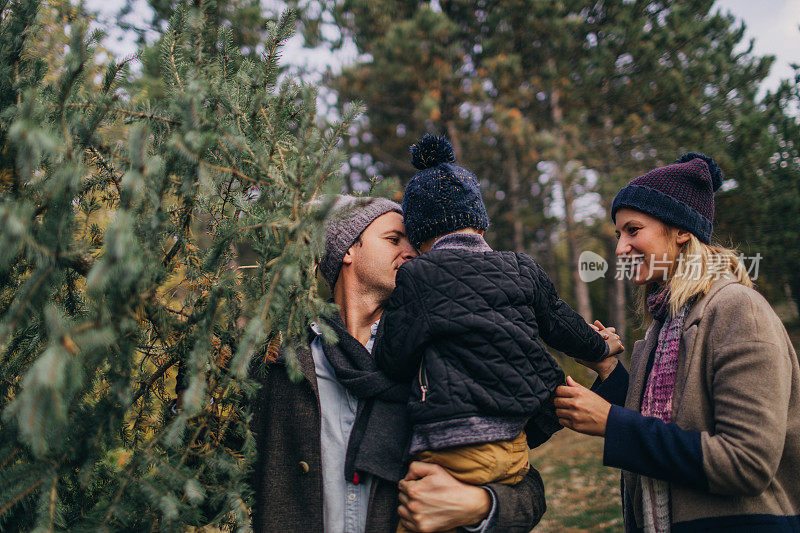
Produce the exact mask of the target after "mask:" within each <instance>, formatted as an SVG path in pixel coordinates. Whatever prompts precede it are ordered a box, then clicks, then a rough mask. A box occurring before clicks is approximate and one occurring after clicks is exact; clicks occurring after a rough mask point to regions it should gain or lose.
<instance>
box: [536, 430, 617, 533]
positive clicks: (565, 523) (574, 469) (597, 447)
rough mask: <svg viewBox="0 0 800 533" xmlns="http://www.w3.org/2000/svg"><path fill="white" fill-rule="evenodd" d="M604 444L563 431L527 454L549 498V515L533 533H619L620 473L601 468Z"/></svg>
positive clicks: (547, 513) (546, 514) (598, 439)
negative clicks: (539, 475) (539, 474)
mask: <svg viewBox="0 0 800 533" xmlns="http://www.w3.org/2000/svg"><path fill="white" fill-rule="evenodd" d="M602 458H603V440H602V439H600V438H598V437H588V436H586V435H581V434H579V433H575V432H574V431H570V430H568V429H563V430H561V431H559V432H558V433H556V434H555V435H553V437H552V438H551V439H550V440H549V441H548V442H546V443H545V444H544V445H542V446H540V447H539V448H536V449H535V450H533V451H532V452H531V464H532V465H533V466H534V467H535V468H536V469H537V470H539V472H540V473H541V474H542V479H543V480H544V487H545V494H546V495H547V512H546V513H545V515H544V518H542V521H541V522H540V523H539V525H537V526H536V528H535V529H534V531H535V532H536V533H540V532H541V533H544V532H556V531H557V532H560V533H580V532H592V533H594V532H617V531H622V530H623V529H624V528H623V524H622V509H621V505H620V496H619V470H616V469H613V468H607V467H604V466H603V465H602Z"/></svg>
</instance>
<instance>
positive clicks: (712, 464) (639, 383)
mask: <svg viewBox="0 0 800 533" xmlns="http://www.w3.org/2000/svg"><path fill="white" fill-rule="evenodd" d="M721 181H722V174H721V172H720V170H719V168H718V167H717V165H716V163H715V162H714V161H713V160H712V159H711V158H709V157H707V156H704V155H702V154H696V153H690V154H686V155H684V156H682V157H681V158H680V159H679V160H678V161H677V162H676V163H675V164H673V165H668V166H665V167H661V168H657V169H655V170H652V171H650V172H649V173H647V174H645V175H643V176H640V177H638V178H636V179H634V180H633V181H631V182H630V183H629V184H628V185H627V186H625V187H624V188H623V189H622V190H620V192H619V193H618V194H617V196H616V198H615V199H614V203H613V206H612V211H611V218H612V220H613V221H614V223H615V225H616V233H617V235H618V238H619V243H618V244H617V250H616V253H617V255H618V256H620V257H621V258H624V259H626V260H629V261H630V263H631V265H632V271H631V274H632V278H633V281H634V283H636V284H637V285H639V286H641V287H642V288H643V289H644V290H643V296H644V297H643V299H642V303H641V307H642V311H643V313H644V316H647V317H649V318H650V319H652V323H651V325H650V327H649V328H648V330H647V334H646V337H645V339H644V340H641V341H638V342H636V344H635V345H634V348H633V353H632V355H631V371H630V376H628V373H627V371H626V370H625V369H624V368H623V366H622V365H621V364H617V360H616V358H610V359H607V360H605V361H603V362H601V363H592V364H589V363H586V364H587V366H590V368H593V369H594V370H596V371H597V373H598V380H597V381H596V382H595V385H594V386H593V387H592V390H589V389H586V388H585V387H582V386H580V385H578V384H577V383H575V381H574V380H572V379H571V378H568V379H567V385H566V386H562V387H559V388H558V390H557V391H556V395H557V397H556V399H555V405H556V413H557V414H558V416H559V419H560V421H561V423H562V425H564V426H565V427H568V428H571V429H574V430H575V431H579V432H581V433H586V434H590V435H600V436H603V437H605V444H604V452H603V463H604V464H605V465H607V466H613V467H616V468H620V469H622V470H623V471H624V472H623V486H624V489H623V490H622V493H623V509H624V514H625V525H626V529H627V530H628V531H640V530H644V531H648V532H649V531H655V532H662V531H670V530H672V531H748V532H749V531H794V532H798V531H800V518H799V517H798V515H799V514H800V416H798V408H800V370H798V362H797V355H796V354H795V351H794V349H793V347H792V344H791V342H790V341H789V338H788V336H787V334H786V330H785V329H784V327H783V325H782V323H781V321H780V320H779V319H778V317H777V316H776V315H775V312H774V311H773V310H772V308H771V307H770V306H769V304H768V303H767V301H766V300H765V299H764V298H763V297H762V296H761V295H760V294H759V293H758V292H756V291H755V290H753V289H752V283H751V281H750V278H749V276H748V274H747V270H746V268H745V267H744V265H743V264H742V263H741V262H740V260H739V258H738V254H737V253H736V252H734V251H733V250H729V249H726V248H723V247H720V246H715V245H712V244H710V239H711V232H712V220H713V216H714V191H715V190H716V189H717V188H718V187H719V185H720V184H721ZM595 325H596V326H597V327H602V324H600V323H599V322H596V323H595ZM592 391H594V392H592ZM612 404H613V405H612Z"/></svg>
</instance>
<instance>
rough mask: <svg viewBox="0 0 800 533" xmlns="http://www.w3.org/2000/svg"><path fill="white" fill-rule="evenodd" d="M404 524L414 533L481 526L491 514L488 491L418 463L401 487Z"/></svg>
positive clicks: (442, 470)
mask: <svg viewBox="0 0 800 533" xmlns="http://www.w3.org/2000/svg"><path fill="white" fill-rule="evenodd" d="M398 487H399V489H400V507H398V508H397V514H399V515H400V523H401V524H403V526H405V527H406V528H408V529H409V530H411V531H442V530H446V529H455V528H457V527H459V526H469V525H472V524H477V523H479V522H480V521H481V520H483V519H484V518H486V516H487V515H488V514H489V511H490V510H491V508H492V501H491V497H490V496H489V493H488V492H487V491H486V489H483V488H481V487H478V486H475V485H466V484H464V483H461V482H460V481H458V480H457V479H456V478H454V477H453V476H451V475H450V474H449V473H447V471H445V469H444V468H442V467H441V466H439V465H435V464H431V463H422V462H419V461H415V462H413V463H411V464H410V465H409V467H408V474H406V477H405V478H404V479H402V480H401V481H400V483H399V484H398Z"/></svg>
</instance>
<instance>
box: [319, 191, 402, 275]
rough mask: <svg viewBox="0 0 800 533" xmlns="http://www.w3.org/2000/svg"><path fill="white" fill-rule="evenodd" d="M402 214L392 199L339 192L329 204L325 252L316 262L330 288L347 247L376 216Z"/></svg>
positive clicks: (337, 273) (339, 268) (340, 267)
mask: <svg viewBox="0 0 800 533" xmlns="http://www.w3.org/2000/svg"><path fill="white" fill-rule="evenodd" d="M390 212H395V213H399V214H401V215H402V214H403V210H402V209H401V208H400V205H398V204H397V203H396V202H393V201H391V200H388V199H386V198H373V197H369V196H345V195H342V196H339V197H338V198H337V199H336V201H335V202H334V204H333V206H332V207H331V209H330V211H329V214H328V220H327V222H326V224H325V253H324V255H323V256H322V260H321V261H320V263H319V270H320V272H321V273H322V277H324V278H325V281H327V282H328V285H329V286H330V288H331V290H333V287H334V285H336V280H337V279H338V278H339V272H340V271H341V270H342V261H343V260H344V256H345V254H346V253H347V250H349V249H350V247H351V246H353V244H354V243H355V242H356V241H357V240H358V238H359V237H360V236H361V234H362V233H364V230H365V229H367V227H368V226H369V225H370V224H372V222H373V221H374V220H375V219H376V218H378V217H379V216H382V215H385V214H386V213H390Z"/></svg>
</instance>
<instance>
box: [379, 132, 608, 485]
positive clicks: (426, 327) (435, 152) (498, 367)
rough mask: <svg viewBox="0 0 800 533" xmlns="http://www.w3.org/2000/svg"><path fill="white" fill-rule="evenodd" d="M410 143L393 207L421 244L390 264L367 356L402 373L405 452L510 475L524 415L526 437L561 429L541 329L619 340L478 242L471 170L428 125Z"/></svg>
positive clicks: (570, 341)
mask: <svg viewBox="0 0 800 533" xmlns="http://www.w3.org/2000/svg"><path fill="white" fill-rule="evenodd" d="M411 154H412V163H413V164H414V166H415V167H416V168H418V169H419V170H420V171H419V172H418V173H417V174H415V175H414V177H412V178H411V180H410V182H409V183H408V186H407V187H406V190H405V195H404V197H403V218H404V222H405V226H406V233H407V235H408V238H409V240H410V241H411V243H412V244H413V245H414V246H415V247H417V248H418V249H419V250H420V251H421V252H423V255H421V256H420V257H418V258H417V259H414V260H412V261H408V262H406V263H405V264H404V265H403V266H402V267H400V269H399V270H398V272H397V279H396V288H395V290H394V292H393V293H392V295H391V298H390V299H389V302H388V304H387V306H386V309H385V310H384V312H383V315H382V318H381V321H380V326H379V329H378V339H377V342H376V345H375V349H374V352H373V355H374V356H375V357H376V360H377V363H378V366H379V367H380V368H381V370H383V371H384V372H385V373H386V374H387V375H388V376H389V377H390V378H393V379H395V380H398V381H401V382H412V387H411V390H412V392H411V398H410V399H409V402H408V410H409V417H410V422H411V424H412V426H413V429H412V436H411V444H410V453H411V456H412V459H414V460H421V461H427V462H431V463H436V464H438V465H440V466H442V467H444V468H445V469H446V470H448V471H449V472H450V473H451V474H452V475H453V476H454V477H456V478H457V479H459V480H460V481H462V482H465V483H470V484H475V485H482V484H486V483H489V482H492V483H507V484H514V483H517V482H519V481H521V480H522V478H523V476H524V475H525V473H526V472H527V471H528V469H529V468H530V466H529V464H528V445H527V442H526V433H525V431H523V429H525V428H526V425H527V429H528V432H529V433H532V432H534V433H536V434H535V435H534V434H529V435H527V441H532V444H534V445H538V444H541V442H544V441H545V440H547V439H548V438H549V437H550V435H552V433H554V432H555V431H556V430H557V429H560V426H559V425H558V424H557V422H556V418H555V414H554V411H553V407H552V405H551V402H550V397H551V395H552V394H553V392H554V391H555V388H556V387H557V386H558V385H560V384H562V383H563V381H564V373H563V372H562V370H561V368H560V367H559V366H558V364H557V363H556V361H555V360H554V359H553V357H552V356H551V355H550V354H549V353H548V352H547V350H546V349H545V347H544V345H543V344H542V343H541V341H540V340H539V339H540V337H541V339H543V340H544V341H545V342H546V343H547V344H548V345H550V346H552V347H553V348H556V349H558V350H561V351H563V352H565V353H566V354H568V355H570V356H572V357H576V358H580V359H585V360H589V361H598V360H600V359H603V358H605V357H607V356H608V355H610V354H614V353H618V352H620V351H622V345H621V344H620V343H619V340H618V337H617V336H616V335H614V334H613V333H612V334H610V335H609V333H608V332H603V336H608V337H609V341H608V343H607V342H606V341H604V340H603V336H601V334H600V333H598V332H596V331H595V330H594V329H592V327H590V326H589V324H587V323H586V322H585V321H584V319H583V318H582V317H581V316H580V315H578V314H577V313H576V312H575V311H573V310H572V309H571V308H570V307H569V306H568V305H567V304H566V303H564V302H563V301H562V300H560V299H559V298H558V295H557V294H556V291H555V288H554V287H553V283H552V282H551V281H550V278H549V277H548V276H547V274H545V272H544V271H543V270H542V268H541V267H540V266H539V265H538V264H537V263H536V262H534V261H533V259H531V258H530V257H529V256H527V255H525V254H521V253H514V252H495V251H492V249H491V248H490V247H489V245H488V244H486V241H485V240H484V239H483V231H484V230H485V229H486V228H487V227H488V226H489V221H488V218H487V215H486V208H485V207H484V204H483V200H482V199H481V194H480V188H479V184H478V181H477V179H476V178H475V176H473V175H472V173H470V172H469V171H468V170H466V169H463V168H461V167H459V166H457V165H455V155H454V153H453V148H452V146H451V145H450V143H449V142H447V141H446V140H445V139H444V138H440V137H434V136H431V135H426V136H425V137H424V138H423V139H422V140H421V141H420V142H418V143H417V144H415V145H413V146H412V147H411ZM531 420H532V421H533V423H532V424H528V422H529V421H531Z"/></svg>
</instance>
